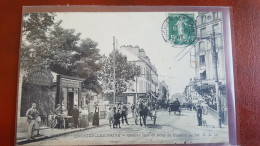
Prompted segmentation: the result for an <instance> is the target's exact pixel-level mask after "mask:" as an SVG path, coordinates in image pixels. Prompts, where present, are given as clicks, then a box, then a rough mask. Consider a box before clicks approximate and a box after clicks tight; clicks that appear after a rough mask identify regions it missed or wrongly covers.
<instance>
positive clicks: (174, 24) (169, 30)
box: [161, 13, 197, 47]
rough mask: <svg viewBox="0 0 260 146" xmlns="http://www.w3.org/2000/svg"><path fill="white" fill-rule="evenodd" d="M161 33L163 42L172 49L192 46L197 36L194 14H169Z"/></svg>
mask: <svg viewBox="0 0 260 146" xmlns="http://www.w3.org/2000/svg"><path fill="white" fill-rule="evenodd" d="M161 31H162V36H163V39H164V41H165V42H167V43H170V44H172V45H173V46H174V47H187V46H189V45H191V44H194V42H195V40H196V35H197V32H196V23H195V20H194V14H180V13H169V14H168V17H167V19H166V20H164V22H163V24H162V29H161Z"/></svg>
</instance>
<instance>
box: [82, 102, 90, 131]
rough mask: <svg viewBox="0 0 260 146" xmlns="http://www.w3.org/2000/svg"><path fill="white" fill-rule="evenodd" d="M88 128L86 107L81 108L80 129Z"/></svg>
mask: <svg viewBox="0 0 260 146" xmlns="http://www.w3.org/2000/svg"><path fill="white" fill-rule="evenodd" d="M88 126H89V123H88V109H87V107H86V106H84V107H83V109H82V118H81V127H82V128H86V127H88Z"/></svg>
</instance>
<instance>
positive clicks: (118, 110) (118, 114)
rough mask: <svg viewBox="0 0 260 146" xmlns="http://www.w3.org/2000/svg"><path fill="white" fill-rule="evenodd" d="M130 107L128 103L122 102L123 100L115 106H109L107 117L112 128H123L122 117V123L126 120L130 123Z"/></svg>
mask: <svg viewBox="0 0 260 146" xmlns="http://www.w3.org/2000/svg"><path fill="white" fill-rule="evenodd" d="M128 109H129V106H128V105H127V104H121V102H119V103H117V104H116V106H114V107H109V111H108V114H107V117H108V121H109V126H110V128H112V127H113V128H121V126H120V119H121V121H122V124H124V122H126V124H127V125H129V124H128V121H127V115H128Z"/></svg>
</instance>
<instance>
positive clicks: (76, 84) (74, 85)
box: [60, 78, 81, 88]
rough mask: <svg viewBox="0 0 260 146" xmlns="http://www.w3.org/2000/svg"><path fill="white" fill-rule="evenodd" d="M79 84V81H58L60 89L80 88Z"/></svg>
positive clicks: (62, 79) (63, 79)
mask: <svg viewBox="0 0 260 146" xmlns="http://www.w3.org/2000/svg"><path fill="white" fill-rule="evenodd" d="M80 83H81V82H80V81H77V80H71V79H65V78H61V80H60V86H62V87H71V88H80Z"/></svg>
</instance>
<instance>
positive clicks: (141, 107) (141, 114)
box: [138, 102, 149, 126]
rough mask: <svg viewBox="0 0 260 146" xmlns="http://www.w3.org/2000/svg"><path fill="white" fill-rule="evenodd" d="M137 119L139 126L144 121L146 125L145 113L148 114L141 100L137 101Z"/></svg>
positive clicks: (146, 107)
mask: <svg viewBox="0 0 260 146" xmlns="http://www.w3.org/2000/svg"><path fill="white" fill-rule="evenodd" d="M138 110H139V117H140V118H139V119H140V126H143V123H144V126H146V118H147V115H148V112H149V110H148V106H147V105H145V104H144V103H143V102H140V103H139V108H138ZM142 119H143V123H142Z"/></svg>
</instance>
